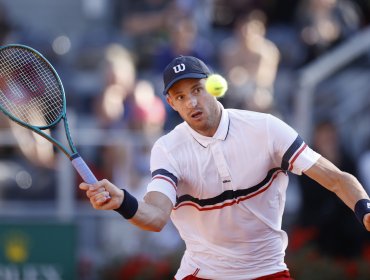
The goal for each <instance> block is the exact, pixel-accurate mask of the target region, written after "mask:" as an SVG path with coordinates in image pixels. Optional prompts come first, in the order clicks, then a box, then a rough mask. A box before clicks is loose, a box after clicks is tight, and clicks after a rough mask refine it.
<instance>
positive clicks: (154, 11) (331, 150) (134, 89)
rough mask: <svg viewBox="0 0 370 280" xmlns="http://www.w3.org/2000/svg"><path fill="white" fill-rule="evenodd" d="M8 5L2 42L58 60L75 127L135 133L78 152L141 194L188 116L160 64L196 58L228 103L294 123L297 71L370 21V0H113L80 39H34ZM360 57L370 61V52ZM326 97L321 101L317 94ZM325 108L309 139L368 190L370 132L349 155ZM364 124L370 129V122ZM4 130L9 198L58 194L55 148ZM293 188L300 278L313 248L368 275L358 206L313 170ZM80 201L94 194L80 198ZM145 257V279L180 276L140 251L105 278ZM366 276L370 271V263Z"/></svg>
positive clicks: (0, 27) (349, 273) (0, 12)
mask: <svg viewBox="0 0 370 280" xmlns="http://www.w3.org/2000/svg"><path fill="white" fill-rule="evenodd" d="M3 2H4V3H2V1H0V43H1V45H5V44H8V43H22V44H26V45H30V46H33V47H35V48H37V49H38V50H39V51H40V52H41V53H43V54H44V55H45V56H46V57H47V58H48V59H49V60H50V61H51V62H52V64H53V65H54V66H55V68H56V69H57V71H58V72H59V74H60V76H61V78H62V80H63V83H64V86H65V89H66V94H67V104H68V111H69V112H70V111H71V112H73V113H74V115H77V116H78V117H77V118H76V119H75V120H74V122H73V128H75V129H79V128H81V129H83V128H94V129H100V130H101V131H103V132H104V133H107V134H106V135H108V133H109V132H111V131H124V133H126V134H128V135H129V136H130V137H132V139H134V141H133V142H131V144H130V145H127V146H125V147H122V146H120V145H119V146H117V145H104V144H103V145H101V146H93V147H80V148H81V149H82V150H83V152H84V154H86V155H87V156H86V157H87V160H88V163H89V164H90V165H91V166H92V168H93V170H94V172H95V173H96V174H97V177H99V178H103V177H106V178H109V179H111V180H112V181H113V182H115V183H116V184H118V185H125V186H129V187H130V188H132V193H136V194H139V195H142V194H143V193H144V192H145V187H146V186H145V184H146V182H148V180H150V173H149V155H150V148H151V144H152V143H153V142H152V140H153V138H154V139H155V138H156V137H157V136H158V135H160V134H162V133H166V131H169V130H171V129H172V128H174V127H175V126H176V125H177V124H178V123H179V122H180V121H181V120H180V117H179V115H178V114H177V113H176V112H175V111H173V110H172V109H171V108H170V107H169V106H168V105H167V104H166V102H165V100H164V97H163V95H162V89H163V88H162V80H161V79H162V76H161V74H162V70H163V69H164V67H165V65H167V63H168V62H169V61H170V60H172V59H173V58H174V57H176V56H178V55H192V56H196V57H198V58H201V59H202V60H204V61H205V62H206V63H207V64H208V65H209V66H210V67H211V68H212V69H213V71H214V72H217V73H220V74H222V75H224V77H225V78H226V79H227V80H228V82H229V91H228V93H227V94H226V95H225V97H224V98H221V99H220V102H221V103H223V105H224V106H225V107H234V108H242V109H248V110H256V111H261V112H266V113H271V114H274V115H277V116H279V117H280V118H282V119H284V120H285V121H287V122H288V123H293V121H294V120H292V119H291V116H292V111H293V108H292V106H293V104H294V101H293V100H294V97H295V96H294V94H295V88H294V86H295V85H296V83H295V82H296V81H295V79H296V78H297V72H299V70H300V69H302V68H304V67H305V66H307V65H309V64H310V63H312V62H314V61H315V60H316V59H319V58H320V57H321V56H323V55H325V54H327V53H329V52H330V51H331V50H333V49H334V48H335V47H337V46H339V45H340V44H341V43H343V42H345V41H346V40H348V39H349V38H351V37H352V36H353V35H354V34H356V33H358V32H361V31H362V30H365V29H366V28H368V27H369V24H370V2H369V1H361V0H358V1H351V0H300V1H295V0H287V1H277V0H275V1H267V0H265V1H262V0H259V1H253V0H249V1H248V0H214V1H212V0H204V1H196V0H137V1H128V0H125V1H118V0H116V1H109V2H110V4H109V7H108V8H109V11H110V13H109V19H108V20H106V21H104V25H102V26H101V25H99V24H95V25H91V29H89V28H87V29H86V30H85V32H84V33H81V34H78V36H75V37H77V38H78V39H74V38H75V37H73V38H72V37H71V38H68V37H60V38H59V41H58V40H54V41H53V40H49V38H48V37H47V36H41V35H40V34H38V35H35V36H34V33H32V32H30V30H29V29H28V28H29V27H28V26H27V25H26V24H25V23H24V22H17V21H16V20H15V19H13V18H12V17H11V16H10V15H11V13H8V10H7V9H9V7H7V5H6V4H7V1H3ZM82 2H86V3H87V2H89V1H82ZM91 2H99V1H91ZM86 3H85V4H86ZM107 5H108V4H107ZM105 8H106V9H107V7H105ZM30 34H33V35H30ZM355 63H359V62H358V61H356V62H355ZM360 63H365V68H366V67H367V68H369V66H370V53H368V54H366V55H365V56H364V57H362V58H361V61H360ZM356 65H358V64H356ZM349 67H350V66H349ZM367 93H368V94H370V86H368V88H367ZM348 94H349V95H351V94H352V93H348ZM326 96H329V95H326ZM329 98H333V97H332V96H329ZM317 100H319V101H318V102H320V100H321V99H320V96H318V97H317ZM328 104H329V106H328V107H326V108H324V110H321V112H318V113H317V115H316V114H315V120H314V131H313V134H312V140H311V141H310V142H311V143H309V144H310V145H311V146H312V147H313V148H314V149H315V150H316V151H318V152H319V153H321V154H322V155H323V156H325V157H327V158H328V159H330V160H331V161H332V162H334V163H335V164H336V165H337V166H339V167H341V168H342V169H343V170H345V171H348V172H350V173H352V174H354V175H356V176H358V178H359V179H360V181H361V182H362V183H363V184H364V186H365V187H366V188H367V190H368V191H370V177H369V174H370V144H366V143H370V135H369V134H367V135H366V134H364V138H363V139H361V140H360V141H361V143H365V144H363V148H362V149H361V151H360V153H357V154H354V153H351V152H352V150H351V149H350V148H348V146H347V147H346V144H347V143H345V140H346V138H345V137H343V134H345V133H346V132H343V131H342V130H341V129H342V128H341V127H340V125H338V120H337V119H336V118H335V117H334V118H333V114H331V113H330V109H331V108H330V102H328ZM367 104H368V106H370V103H369V102H368V103H367ZM366 109H367V110H368V109H369V107H367V108H366ZM312 110H315V107H314V108H313V109H312ZM322 111H324V113H322ZM325 112H326V113H327V114H325ZM367 121H368V123H369V124H370V119H368V120H367ZM0 128H1V131H4V134H3V135H5V134H6V131H10V133H11V134H10V136H9V135H8V134H6V135H8V136H9V137H11V138H14V139H15V143H16V145H13V144H9V143H6V141H5V140H4V141H3V142H2V145H0V200H19V199H24V200H35V201H37V200H50V199H54V198H55V196H56V191H55V187H54V185H55V172H54V171H53V170H54V166H55V151H54V149H53V148H52V146H51V144H48V143H47V142H46V141H44V140H43V139H41V138H40V137H39V136H37V135H35V134H34V133H30V132H28V131H25V130H24V129H22V128H19V127H18V126H16V125H13V124H12V123H11V122H10V121H8V120H7V119H6V118H5V117H3V116H2V115H0ZM0 133H1V132H0ZM107 137H108V136H107ZM103 139H104V137H103ZM135 139H140V140H137V141H136V140H135ZM355 144H356V143H355ZM14 174H17V176H14ZM31 185H32V188H31ZM293 185H295V187H296V188H297V193H298V195H296V197H295V198H294V199H295V200H297V201H300V204H299V206H298V207H297V208H296V209H295V210H294V213H291V214H290V215H291V216H292V217H290V219H289V221H290V223H289V224H287V225H286V226H287V230H288V232H291V243H290V245H289V246H290V247H289V250H288V254H289V256H295V257H292V258H290V259H289V258H288V261H290V262H291V263H292V264H294V265H295V266H293V270H294V269H295V268H296V270H297V271H296V274H295V273H294V272H293V275H297V278H298V279H314V278H309V277H310V276H306V277H308V278H304V275H303V274H301V276H302V277H301V278H299V277H298V274H299V273H301V271H302V270H300V271H299V269H300V268H299V264H298V263H297V261H298V260H299V258H298V257H297V254H298V253H297V252H299V254H302V252H304V250H302V248H303V249H305V248H306V249H307V248H308V249H307V250H308V251H307V250H306V252H308V253H307V258H311V260H312V261H313V262H314V260H318V259H320V256H321V260H322V258H325V257H330V258H331V259H334V260H335V261H336V264H342V263H343V262H345V265H341V266H340V267H345V268H346V270H345V272H344V273H342V274H341V276H338V278H335V279H368V278H366V277H365V278H361V273H362V272H361V269H362V267H361V266H360V265H357V266H356V265H355V266H353V262H354V261H357V260H358V259H360V260H366V262H367V263H369V262H370V243H369V242H370V238H369V235H368V234H367V235H366V233H365V232H364V231H363V230H362V228H361V226H360V225H359V223H358V222H357V221H356V220H355V217H354V215H353V214H352V212H351V211H350V210H349V209H347V208H346V206H345V205H344V204H341V202H340V201H339V200H338V199H337V198H336V197H335V196H334V195H333V194H330V193H328V191H326V190H324V189H323V188H321V187H319V186H316V185H315V184H314V183H313V182H312V181H310V180H308V179H307V178H306V177H305V176H302V177H300V178H298V179H297V180H293ZM76 186H77V182H76ZM77 199H79V200H80V201H83V200H84V199H85V198H84V197H83V194H79V193H78V194H77ZM288 203H289V201H288ZM174 243H175V245H173V246H179V245H178V244H177V243H176V242H174ZM138 246H139V245H138ZM300 249H301V250H300ZM135 261H136V262H135ZM140 264H141V265H143V266H146V267H148V266H149V267H151V265H153V267H154V268H153V270H152V272H151V275H155V274H158V277H157V278H153V277H154V276H152V278H140V279H164V278H163V275H164V274H165V273H169V272H171V271H170V270H171V268H169V267H166V262H165V263H163V262H161V261H159V262H153V260H151V261H148V260H147V259H146V258H145V257H143V256H139V257H138V258H137V259H135V260H131V262H130V263H129V262H125V265H127V267H120V271H115V270H114V269H113V271H106V272H105V274H104V273H103V275H106V276H105V277H106V279H113V276H112V273H118V274H119V273H122V274H124V275H128V274H129V273H132V274H135V273H139V272H137V267H138V266H140ZM167 265H168V262H167ZM130 266H131V267H132V268H131V270H129V267H130ZM318 266H319V265H318ZM365 267H366V266H365ZM108 270H109V269H108ZM303 270H304V269H303ZM130 271H131V272H130ZM135 271H136V272H135ZM153 271H154V272H153ZM365 271H366V272H365V273H370V272H369V269H367V270H366V269H365ZM307 273H308V272H307ZM308 275H309V274H308ZM343 275H345V276H343ZM369 275H370V274H367V277H369ZM102 277H103V276H102ZM132 277H134V276H132ZM143 277H144V276H143ZM340 277H346V278H340ZM356 277H357V278H356ZM81 279H82V278H81ZM117 279H119V278H117ZM122 279H123V278H122ZM125 279H131V278H125ZM132 279H135V278H132ZM138 279H139V278H138ZM315 279H319V278H315ZM320 279H321V278H320ZM322 279H329V278H322Z"/></svg>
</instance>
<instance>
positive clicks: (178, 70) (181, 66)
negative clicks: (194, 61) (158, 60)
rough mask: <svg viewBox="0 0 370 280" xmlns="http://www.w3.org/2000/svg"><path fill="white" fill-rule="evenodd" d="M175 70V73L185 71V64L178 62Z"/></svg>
mask: <svg viewBox="0 0 370 280" xmlns="http://www.w3.org/2000/svg"><path fill="white" fill-rule="evenodd" d="M173 71H175V73H179V72H182V71H185V64H184V63H181V64H178V65H176V66H174V67H173Z"/></svg>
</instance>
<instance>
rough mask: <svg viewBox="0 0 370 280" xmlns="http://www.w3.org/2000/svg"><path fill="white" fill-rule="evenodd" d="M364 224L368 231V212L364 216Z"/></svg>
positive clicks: (369, 228)
mask: <svg viewBox="0 0 370 280" xmlns="http://www.w3.org/2000/svg"><path fill="white" fill-rule="evenodd" d="M364 225H365V228H366V229H367V231H370V213H367V214H366V215H365V216H364Z"/></svg>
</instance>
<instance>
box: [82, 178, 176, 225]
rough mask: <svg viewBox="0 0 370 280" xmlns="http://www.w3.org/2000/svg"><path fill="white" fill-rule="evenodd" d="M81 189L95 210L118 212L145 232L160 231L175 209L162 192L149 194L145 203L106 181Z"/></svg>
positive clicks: (83, 185) (84, 185)
mask: <svg viewBox="0 0 370 280" xmlns="http://www.w3.org/2000/svg"><path fill="white" fill-rule="evenodd" d="M79 187H80V189H82V190H84V191H86V195H87V197H88V198H89V199H90V203H91V204H92V206H93V207H94V208H95V209H98V210H116V211H117V212H119V213H120V214H121V215H122V216H124V217H125V218H126V219H127V220H128V221H129V222H131V223H132V224H134V225H136V226H138V227H140V228H141V229H144V230H149V231H160V230H161V229H162V228H163V227H164V226H165V225H166V223H167V222H168V220H169V217H170V214H171V211H172V207H173V205H172V202H171V200H170V199H169V198H168V197H167V196H166V195H164V194H162V193H160V192H155V191H153V192H148V193H147V194H146V196H145V197H144V201H137V200H136V198H134V197H133V196H132V195H131V194H129V193H128V192H127V191H123V190H121V189H119V188H118V187H116V186H115V185H114V184H112V183H110V182H109V181H108V180H105V179H104V180H101V181H99V182H97V183H96V184H93V185H90V184H86V183H81V184H80V186H79ZM108 197H110V198H108Z"/></svg>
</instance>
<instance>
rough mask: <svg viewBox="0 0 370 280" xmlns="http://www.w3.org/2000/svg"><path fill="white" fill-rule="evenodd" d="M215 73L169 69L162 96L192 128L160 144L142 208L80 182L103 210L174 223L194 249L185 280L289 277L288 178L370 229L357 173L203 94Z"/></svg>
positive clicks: (287, 132) (184, 126) (181, 65)
mask: <svg viewBox="0 0 370 280" xmlns="http://www.w3.org/2000/svg"><path fill="white" fill-rule="evenodd" d="M209 74H210V70H209V69H208V67H207V66H206V65H205V64H204V63H203V62H202V61H200V60H198V59H197V58H194V57H189V56H180V57H177V58H175V59H174V60H173V61H172V62H171V63H170V64H169V65H168V66H167V67H166V69H165V70H164V85H165V89H164V94H166V100H167V102H168V103H169V105H171V107H172V108H173V109H174V110H176V111H178V112H179V114H180V116H181V117H182V118H183V119H184V122H183V123H181V124H180V125H178V126H177V127H176V128H175V129H174V130H173V131H171V132H170V133H168V134H167V135H165V136H163V137H161V138H160V139H159V140H157V142H156V143H155V144H154V146H153V149H152V154H151V163H150V164H151V172H152V181H151V182H150V183H149V185H148V189H147V194H146V196H145V198H144V201H140V202H138V201H137V200H136V198H134V197H133V196H131V195H130V194H129V193H128V192H127V191H126V190H120V189H119V188H117V187H116V186H114V185H113V184H111V183H110V182H109V181H108V180H102V181H100V182H98V183H96V184H94V185H88V184H85V183H82V184H81V185H80V188H81V189H82V190H85V191H86V194H87V196H88V197H89V198H90V201H91V204H92V205H93V206H94V208H95V209H102V210H116V211H118V212H119V213H120V214H121V215H122V216H123V217H125V218H126V219H128V220H129V221H130V222H131V223H132V224H134V225H136V226H138V227H140V228H142V229H144V230H151V231H160V230H161V229H162V228H163V227H164V225H165V224H166V223H167V221H168V220H169V218H170V217H171V219H172V221H173V223H174V225H175V226H176V227H177V229H178V230H179V233H180V235H181V237H182V238H183V240H184V241H185V244H186V251H185V253H184V256H183V259H182V261H181V265H180V268H179V270H178V272H177V274H176V276H175V279H177V280H179V279H229V280H246V279H291V278H290V275H289V271H288V268H287V266H286V264H285V263H284V255H285V249H286V247H287V236H286V233H285V232H284V231H283V230H281V220H282V215H283V210H284V204H285V192H286V188H287V185H288V176H287V172H288V171H290V172H292V173H295V174H301V173H302V172H304V173H305V174H306V175H308V176H309V177H310V178H312V179H313V180H315V181H317V182H318V183H320V184H321V185H323V186H324V187H326V188H327V189H328V190H330V191H332V192H334V193H335V194H336V195H337V196H338V197H339V198H340V199H341V200H342V201H343V202H344V203H345V204H346V205H347V206H348V207H350V208H351V209H352V210H354V211H355V214H356V216H357V217H358V218H359V220H360V222H361V223H363V225H364V226H365V227H366V229H367V230H370V200H369V196H368V195H367V194H366V192H365V191H364V189H363V187H362V186H361V185H360V183H359V182H358V181H357V180H356V179H355V178H354V177H353V176H352V175H350V174H348V173H344V172H342V171H340V170H339V169H338V168H337V167H335V166H334V165H333V164H332V163H331V162H329V161H328V160H326V159H325V158H323V157H321V156H320V155H319V154H317V153H316V152H314V151H313V150H311V149H310V148H309V147H308V146H307V145H306V144H305V143H304V142H303V140H302V139H301V138H300V137H299V136H298V134H297V133H296V132H295V131H294V130H293V129H292V128H291V127H289V126H288V125H287V124H285V123H284V122H282V121H280V120H279V119H277V118H275V117H273V116H271V115H268V114H262V113H256V112H250V111H244V110H235V109H224V108H223V107H222V105H221V103H219V102H218V101H217V100H216V98H215V97H213V96H211V95H210V94H208V93H207V92H206V91H205V81H206V78H207V76H208V75H209ZM334 238H335V237H334ZM353 238H356V237H355V236H354V237H353Z"/></svg>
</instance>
